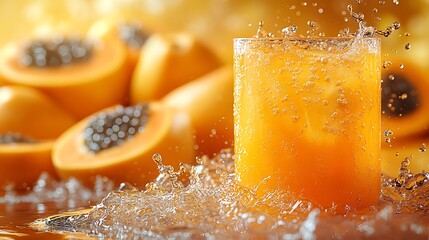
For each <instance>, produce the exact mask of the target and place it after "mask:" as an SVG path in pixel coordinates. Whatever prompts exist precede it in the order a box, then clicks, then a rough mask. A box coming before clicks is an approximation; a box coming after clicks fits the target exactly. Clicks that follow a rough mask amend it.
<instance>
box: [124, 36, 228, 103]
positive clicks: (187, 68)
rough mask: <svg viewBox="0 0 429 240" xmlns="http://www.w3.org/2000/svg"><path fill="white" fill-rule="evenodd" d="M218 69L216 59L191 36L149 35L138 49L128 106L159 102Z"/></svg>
mask: <svg viewBox="0 0 429 240" xmlns="http://www.w3.org/2000/svg"><path fill="white" fill-rule="evenodd" d="M220 66H221V62H220V60H219V59H218V57H217V56H216V55H215V54H214V53H213V52H212V51H211V50H210V49H209V48H208V47H206V46H205V45H203V44H202V43H201V42H200V41H198V40H197V39H196V38H195V37H193V36H191V35H188V34H184V33H176V34H169V35H167V34H152V35H151V36H150V37H149V38H148V39H147V41H146V43H145V44H144V45H143V47H142V49H141V54H140V58H139V60H138V62H137V65H136V68H135V70H134V73H133V77H132V79H131V90H130V99H131V103H132V104H136V103H139V102H144V101H149V100H159V99H161V98H162V97H163V96H165V95H166V94H167V93H169V92H170V91H172V90H173V89H175V88H177V87H179V86H181V85H183V84H185V83H187V82H190V81H191V80H193V79H196V78H198V77H200V76H202V75H204V74H206V73H208V72H210V71H211V70H214V69H216V68H218V67H220Z"/></svg>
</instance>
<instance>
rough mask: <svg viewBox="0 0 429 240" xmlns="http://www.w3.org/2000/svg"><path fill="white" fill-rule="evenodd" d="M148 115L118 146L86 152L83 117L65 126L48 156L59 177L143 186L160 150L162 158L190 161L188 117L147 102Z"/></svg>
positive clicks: (169, 161) (171, 161)
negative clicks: (142, 126)
mask: <svg viewBox="0 0 429 240" xmlns="http://www.w3.org/2000/svg"><path fill="white" fill-rule="evenodd" d="M149 116H150V119H149V121H148V122H147V125H146V127H145V130H144V131H143V132H142V133H139V134H136V135H135V136H134V138H133V139H131V140H128V141H126V142H125V143H123V144H122V145H120V146H116V147H112V148H109V149H105V150H102V151H100V152H98V153H96V154H89V153H88V151H87V149H86V147H85V146H84V145H83V129H84V127H85V125H86V123H87V120H88V119H89V118H87V119H84V120H82V121H80V122H79V123H77V124H76V125H74V126H73V127H72V128H70V129H69V130H67V131H66V132H65V133H64V134H63V135H62V136H61V137H60V138H59V139H58V140H57V142H56V143H55V146H54V149H53V152H52V159H53V164H54V166H55V169H56V171H57V173H58V175H59V176H60V177H61V178H62V179H68V178H70V177H75V178H77V179H78V180H80V181H81V182H82V183H83V184H85V185H87V186H92V185H93V183H94V180H95V177H96V176H97V175H100V176H105V177H108V178H109V179H112V180H113V181H114V182H115V183H116V184H120V183H122V182H128V183H131V184H133V185H135V186H139V187H144V186H145V184H146V183H148V182H150V181H152V180H154V179H155V178H156V177H157V176H158V174H159V172H158V169H157V165H156V164H155V162H154V161H153V160H152V156H153V155H154V154H155V153H160V154H161V156H162V158H163V162H164V163H165V164H169V165H172V166H178V164H179V163H180V162H184V163H193V162H194V152H193V144H194V143H193V138H192V128H191V123H190V119H189V117H188V116H187V115H186V114H185V113H180V112H177V111H174V110H173V109H171V108H167V107H165V106H162V105H160V104H156V103H151V104H150V115H149Z"/></svg>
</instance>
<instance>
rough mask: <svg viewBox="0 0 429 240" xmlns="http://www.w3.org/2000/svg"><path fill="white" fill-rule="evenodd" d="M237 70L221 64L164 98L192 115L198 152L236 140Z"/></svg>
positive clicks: (206, 152)
mask: <svg viewBox="0 0 429 240" xmlns="http://www.w3.org/2000/svg"><path fill="white" fill-rule="evenodd" d="M233 85H234V81H233V72H232V68H231V66H229V65H228V66H224V67H221V68H218V69H216V70H214V71H211V72H210V73H208V74H206V75H204V76H202V77H200V78H198V79H196V80H194V81H191V82H189V83H187V84H184V85H183V86H181V87H179V88H177V89H175V90H173V91H172V92H170V93H169V94H167V95H166V96H165V97H164V98H163V99H162V101H163V102H164V103H165V104H166V105H168V106H171V107H174V108H177V109H180V110H182V111H184V112H187V113H188V114H189V116H190V117H191V119H192V125H193V128H194V134H195V150H196V154H197V155H208V156H210V157H211V156H212V155H213V154H217V153H219V152H220V151H221V150H222V149H227V148H231V147H232V144H233V142H234V120H233V109H232V108H233V107H232V106H233V101H234V100H233V88H234V86H233Z"/></svg>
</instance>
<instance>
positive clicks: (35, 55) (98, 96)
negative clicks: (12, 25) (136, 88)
mask: <svg viewBox="0 0 429 240" xmlns="http://www.w3.org/2000/svg"><path fill="white" fill-rule="evenodd" d="M125 60H126V51H125V49H124V47H123V45H122V44H121V43H120V42H119V41H118V40H117V39H114V38H104V39H101V38H100V39H86V38H84V37H71V36H65V35H53V34H52V35H50V36H47V37H45V38H38V39H36V38H35V39H31V40H29V41H27V42H25V43H24V42H12V43H10V44H8V45H6V46H5V47H3V48H2V49H1V50H0V78H3V79H4V80H5V81H7V82H9V83H10V84H16V85H23V86H29V87H34V88H37V89H39V90H41V91H43V92H45V93H46V94H47V95H49V96H50V97H52V98H53V99H55V101H57V102H58V103H59V104H60V105H62V106H63V107H64V108H65V109H67V110H68V111H69V112H70V113H72V114H74V115H75V116H76V117H77V118H79V119H80V118H83V117H85V116H87V115H89V114H92V113H94V112H96V111H98V110H100V109H103V108H105V107H108V106H111V105H114V104H118V103H123V102H124V101H125V98H126V94H127V90H128V88H129V85H128V84H129V81H127V79H126V72H125V71H126V70H125V68H124V65H125V63H126V61H125Z"/></svg>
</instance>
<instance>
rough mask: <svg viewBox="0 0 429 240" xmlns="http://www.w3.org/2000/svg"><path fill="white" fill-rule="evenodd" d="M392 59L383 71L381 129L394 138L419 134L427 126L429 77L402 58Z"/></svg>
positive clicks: (428, 116)
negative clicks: (388, 132) (387, 131)
mask: <svg viewBox="0 0 429 240" xmlns="http://www.w3.org/2000/svg"><path fill="white" fill-rule="evenodd" d="M392 62H393V63H395V64H392V65H390V66H389V67H388V69H387V70H384V71H383V73H382V79H383V82H382V113H383V114H382V129H383V130H386V129H390V130H391V131H393V133H394V136H396V137H397V138H402V137H409V136H416V135H422V134H424V133H425V132H427V130H428V128H429V114H428V112H427V109H429V95H428V94H426V92H427V91H429V78H428V77H427V76H426V75H425V74H423V73H422V71H421V69H420V68H419V67H417V66H416V65H415V64H412V63H410V62H407V61H406V60H404V59H401V60H393V61H392ZM402 65H403V66H404V68H402V67H401V66H402Z"/></svg>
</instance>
